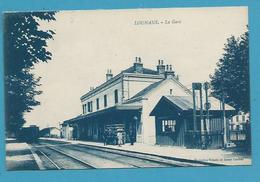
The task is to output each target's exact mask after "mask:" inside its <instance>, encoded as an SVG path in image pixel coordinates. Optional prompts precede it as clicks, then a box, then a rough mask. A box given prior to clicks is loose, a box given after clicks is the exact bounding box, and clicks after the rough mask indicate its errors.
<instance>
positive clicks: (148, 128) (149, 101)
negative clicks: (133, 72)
mask: <svg viewBox="0 0 260 182" xmlns="http://www.w3.org/2000/svg"><path fill="white" fill-rule="evenodd" d="M170 89H172V90H173V92H172V95H173V96H189V94H188V93H186V92H185V91H184V89H183V88H181V86H179V85H178V84H177V83H176V82H175V81H174V80H173V79H166V80H165V81H163V82H162V83H161V85H159V86H158V87H157V88H155V89H154V90H153V91H151V92H150V93H148V94H147V95H146V96H145V99H144V100H143V112H142V121H141V122H142V123H143V124H142V125H143V132H142V135H143V137H142V141H139V142H142V143H147V144H155V143H156V134H155V117H154V116H149V115H150V113H151V111H152V110H153V108H154V107H155V105H156V104H157V103H158V101H159V100H160V98H161V97H162V96H163V95H170Z"/></svg>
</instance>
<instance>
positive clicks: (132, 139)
mask: <svg viewBox="0 0 260 182" xmlns="http://www.w3.org/2000/svg"><path fill="white" fill-rule="evenodd" d="M129 137H130V143H131V145H134V137H135V136H134V132H133V130H130V132H129Z"/></svg>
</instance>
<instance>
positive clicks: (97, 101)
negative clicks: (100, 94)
mask: <svg viewBox="0 0 260 182" xmlns="http://www.w3.org/2000/svg"><path fill="white" fill-rule="evenodd" d="M96 103H97V110H99V98H97V100H96Z"/></svg>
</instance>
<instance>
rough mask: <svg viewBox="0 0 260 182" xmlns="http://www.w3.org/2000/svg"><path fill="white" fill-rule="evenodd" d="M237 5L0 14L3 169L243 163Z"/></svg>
mask: <svg viewBox="0 0 260 182" xmlns="http://www.w3.org/2000/svg"><path fill="white" fill-rule="evenodd" d="M249 30H250V26H249V25H248V8H247V7H245V6H237V7H210V8H208V7H203V8H164V9H160V8H158V9H124V10H81V11H76V10H75V11H57V12H52V11H46V12H5V13H4V72H5V74H4V78H5V126H6V127H5V131H6V169H7V170H12V171H13V170H61V169H100V168H151V167H156V168H157V167H158V168H159V167H160V168H161V167H201V166H233V165H251V163H252V161H251V129H250V94H249V88H250V85H249Z"/></svg>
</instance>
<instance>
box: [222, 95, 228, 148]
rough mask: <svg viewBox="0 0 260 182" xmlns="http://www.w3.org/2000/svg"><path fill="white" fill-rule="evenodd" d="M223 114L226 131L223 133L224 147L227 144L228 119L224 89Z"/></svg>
mask: <svg viewBox="0 0 260 182" xmlns="http://www.w3.org/2000/svg"><path fill="white" fill-rule="evenodd" d="M222 112H223V114H222V116H223V125H224V129H223V130H224V131H223V132H224V133H223V142H224V148H226V146H227V120H226V111H225V95H224V91H223V90H222Z"/></svg>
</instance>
